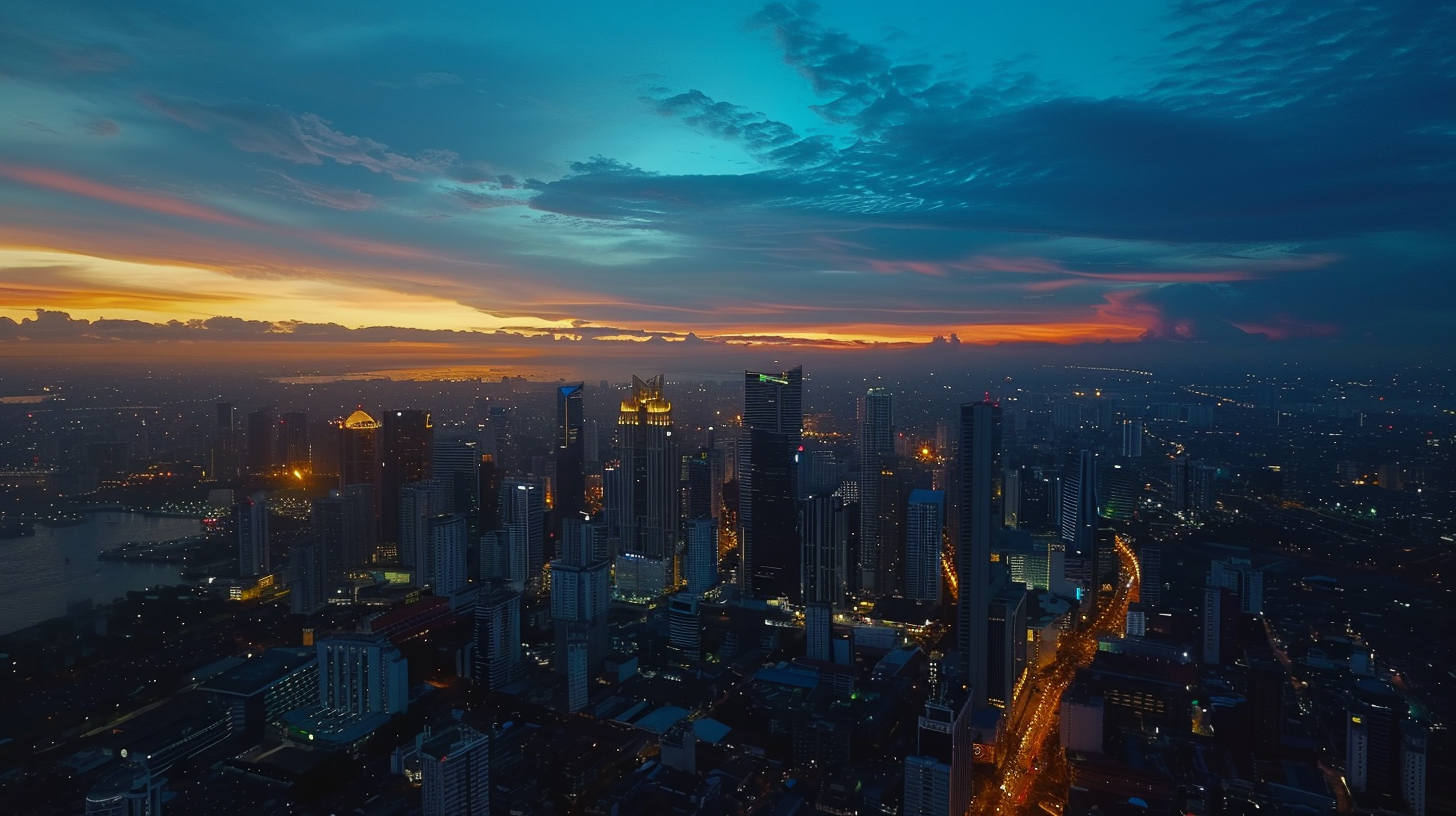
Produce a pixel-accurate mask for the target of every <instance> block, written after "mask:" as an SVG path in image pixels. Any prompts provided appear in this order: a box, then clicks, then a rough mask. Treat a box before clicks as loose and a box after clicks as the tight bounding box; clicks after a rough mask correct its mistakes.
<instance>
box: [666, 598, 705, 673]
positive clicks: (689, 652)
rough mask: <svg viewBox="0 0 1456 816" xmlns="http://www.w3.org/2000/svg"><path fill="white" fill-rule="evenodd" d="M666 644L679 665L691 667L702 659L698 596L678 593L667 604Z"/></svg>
mask: <svg viewBox="0 0 1456 816" xmlns="http://www.w3.org/2000/svg"><path fill="white" fill-rule="evenodd" d="M667 625H668V644H669V646H671V648H672V652H673V654H674V655H675V656H676V658H677V661H678V663H679V664H681V665H684V666H691V665H693V664H695V663H697V662H698V661H699V660H700V659H702V650H703V643H702V641H703V633H702V629H703V624H702V617H701V615H699V612H698V596H696V595H694V594H692V593H691V592H678V593H676V594H674V595H673V596H672V598H671V599H670V600H669V601H668V603H667Z"/></svg>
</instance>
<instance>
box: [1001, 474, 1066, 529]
mask: <svg viewBox="0 0 1456 816" xmlns="http://www.w3.org/2000/svg"><path fill="white" fill-rule="evenodd" d="M1016 473H1017V479H1016V487H1017V502H1016V510H1017V512H1016V524H1017V529H1020V530H1026V531H1027V532H1030V533H1032V534H1034V535H1042V534H1046V533H1050V532H1052V531H1053V530H1054V529H1055V528H1056V525H1055V524H1054V523H1053V520H1054V513H1053V507H1054V505H1055V503H1056V502H1055V501H1054V500H1055V499H1056V498H1058V496H1057V495H1056V493H1055V491H1054V488H1055V487H1056V486H1055V485H1054V484H1053V483H1052V481H1051V480H1050V479H1047V478H1046V477H1045V476H1043V475H1042V473H1041V469H1040V468H1035V469H1033V468H1028V467H1025V466H1022V467H1020V468H1017V470H1016ZM1006 489H1007V490H1008V491H1009V490H1010V489H1011V488H1010V485H1009V484H1008V485H1007V488H1006Z"/></svg>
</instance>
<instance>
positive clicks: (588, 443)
mask: <svg viewBox="0 0 1456 816" xmlns="http://www.w3.org/2000/svg"><path fill="white" fill-rule="evenodd" d="M603 390H605V389H603ZM585 432H586V439H585V441H584V442H583V443H582V453H583V455H584V456H585V457H586V464H587V470H596V469H597V466H599V465H601V463H602V442H601V431H600V430H599V429H598V427H597V421H596V420H595V419H589V420H587V421H586V429H585Z"/></svg>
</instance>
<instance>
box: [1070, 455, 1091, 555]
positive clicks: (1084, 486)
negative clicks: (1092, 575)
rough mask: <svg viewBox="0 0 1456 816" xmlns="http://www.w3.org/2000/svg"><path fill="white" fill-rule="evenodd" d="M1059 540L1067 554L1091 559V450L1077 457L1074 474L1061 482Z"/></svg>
mask: <svg viewBox="0 0 1456 816" xmlns="http://www.w3.org/2000/svg"><path fill="white" fill-rule="evenodd" d="M1061 511H1062V518H1061V529H1062V540H1063V541H1065V542H1067V554H1068V555H1069V556H1073V557H1075V558H1084V559H1090V558H1092V553H1093V548H1094V547H1096V546H1097V467H1096V459H1095V457H1093V455H1092V452H1091V451H1086V450H1084V451H1082V453H1081V455H1080V456H1078V457H1077V472H1076V474H1075V475H1073V476H1070V477H1067V478H1064V479H1062V502H1061Z"/></svg>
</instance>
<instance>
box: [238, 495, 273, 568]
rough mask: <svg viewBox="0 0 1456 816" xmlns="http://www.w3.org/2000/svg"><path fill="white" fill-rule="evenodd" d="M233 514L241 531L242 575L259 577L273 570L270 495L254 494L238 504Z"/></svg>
mask: <svg viewBox="0 0 1456 816" xmlns="http://www.w3.org/2000/svg"><path fill="white" fill-rule="evenodd" d="M233 517H234V519H235V521H236V524H237V531H238V575H240V576H242V577H244V578H256V577H257V576H259V575H267V574H269V573H270V572H272V571H273V570H272V554H271V552H270V547H269V546H268V500H267V497H265V496H264V495H263V494H262V493H254V494H253V495H252V497H251V498H248V499H244V500H243V501H241V502H239V503H238V506H237V507H236V508H235V509H234V516H233Z"/></svg>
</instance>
